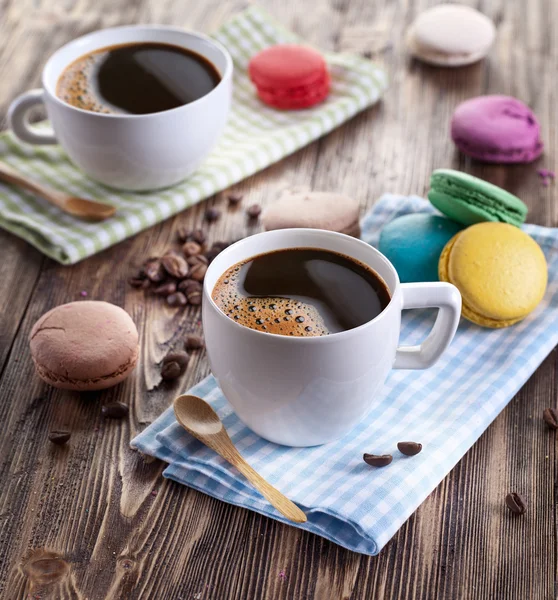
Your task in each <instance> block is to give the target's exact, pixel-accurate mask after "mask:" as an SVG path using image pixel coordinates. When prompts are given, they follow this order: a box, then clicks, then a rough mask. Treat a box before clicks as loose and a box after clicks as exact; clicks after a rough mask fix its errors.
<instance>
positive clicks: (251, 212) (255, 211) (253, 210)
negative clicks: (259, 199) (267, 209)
mask: <svg viewBox="0 0 558 600" xmlns="http://www.w3.org/2000/svg"><path fill="white" fill-rule="evenodd" d="M261 212H262V207H261V206H260V205H259V204H252V206H249V207H248V208H247V209H246V214H247V215H248V217H249V218H250V219H257V218H258V217H259V216H260V214H261Z"/></svg>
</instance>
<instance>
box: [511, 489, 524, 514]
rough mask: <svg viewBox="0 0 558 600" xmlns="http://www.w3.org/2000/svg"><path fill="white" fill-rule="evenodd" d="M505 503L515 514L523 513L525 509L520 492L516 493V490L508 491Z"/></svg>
mask: <svg viewBox="0 0 558 600" xmlns="http://www.w3.org/2000/svg"><path fill="white" fill-rule="evenodd" d="M506 505H507V507H508V508H509V509H510V510H511V511H512V513H514V514H516V515H523V514H525V511H526V510H527V505H526V504H525V500H524V499H523V497H522V496H521V494H518V493H517V492H510V493H509V494H508V495H507V496H506Z"/></svg>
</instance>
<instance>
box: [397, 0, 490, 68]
mask: <svg viewBox="0 0 558 600" xmlns="http://www.w3.org/2000/svg"><path fill="white" fill-rule="evenodd" d="M495 35H496V29H495V27H494V23H493V22H492V21H491V20H490V19H489V18H488V17H487V16H486V15H483V14H482V13H480V12H479V11H478V10H475V9H474V8H471V7H469V6H463V5H461V4H440V5H438V6H434V7H432V8H430V9H428V10H426V11H424V12H423V13H421V14H420V15H419V16H418V17H417V18H416V19H415V21H414V22H413V23H412V25H411V26H410V27H409V29H408V31H407V39H406V41H407V47H408V48H409V51H410V52H411V54H413V55H414V56H415V57H416V58H418V59H420V60H422V61H424V62H427V63H430V64H432V65H438V66H443V67H461V66H464V65H469V64H472V63H475V62H477V61H478V60H480V59H481V58H484V57H485V56H486V54H487V53H488V51H489V49H490V47H491V46H492V43H493V42H494V37H495Z"/></svg>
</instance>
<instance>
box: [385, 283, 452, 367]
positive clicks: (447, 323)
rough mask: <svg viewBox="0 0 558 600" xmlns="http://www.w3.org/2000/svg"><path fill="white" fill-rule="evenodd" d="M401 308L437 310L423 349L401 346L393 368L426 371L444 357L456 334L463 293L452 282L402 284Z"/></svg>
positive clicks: (421, 347)
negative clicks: (430, 308) (429, 308)
mask: <svg viewBox="0 0 558 600" xmlns="http://www.w3.org/2000/svg"><path fill="white" fill-rule="evenodd" d="M401 292H402V293H403V305H402V307H401V308H402V309H408V308H428V307H434V308H438V309H439V310H438V315H437V317H436V322H435V323H434V327H432V331H431V332H430V333H429V334H428V337H427V338H426V339H425V340H424V342H423V343H422V344H420V346H399V347H398V348H397V352H396V354H395V362H394V364H393V368H394V369H427V368H428V367H431V366H432V365H433V364H434V363H435V362H436V361H437V360H438V359H439V358H440V356H442V354H443V353H444V351H445V350H446V348H447V347H448V346H449V345H450V343H451V341H452V340H453V336H454V335H455V331H456V329H457V325H458V324H459V317H460V315H461V294H460V293H459V290H458V289H457V288H456V287H455V286H454V285H452V284H451V283H442V282H441V283H403V284H401Z"/></svg>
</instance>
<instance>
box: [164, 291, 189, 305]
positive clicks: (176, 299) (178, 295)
mask: <svg viewBox="0 0 558 600" xmlns="http://www.w3.org/2000/svg"><path fill="white" fill-rule="evenodd" d="M167 304H168V305H169V306H186V304H188V298H186V296H185V295H184V294H183V293H182V292H175V293H174V294H170V295H169V296H167Z"/></svg>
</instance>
